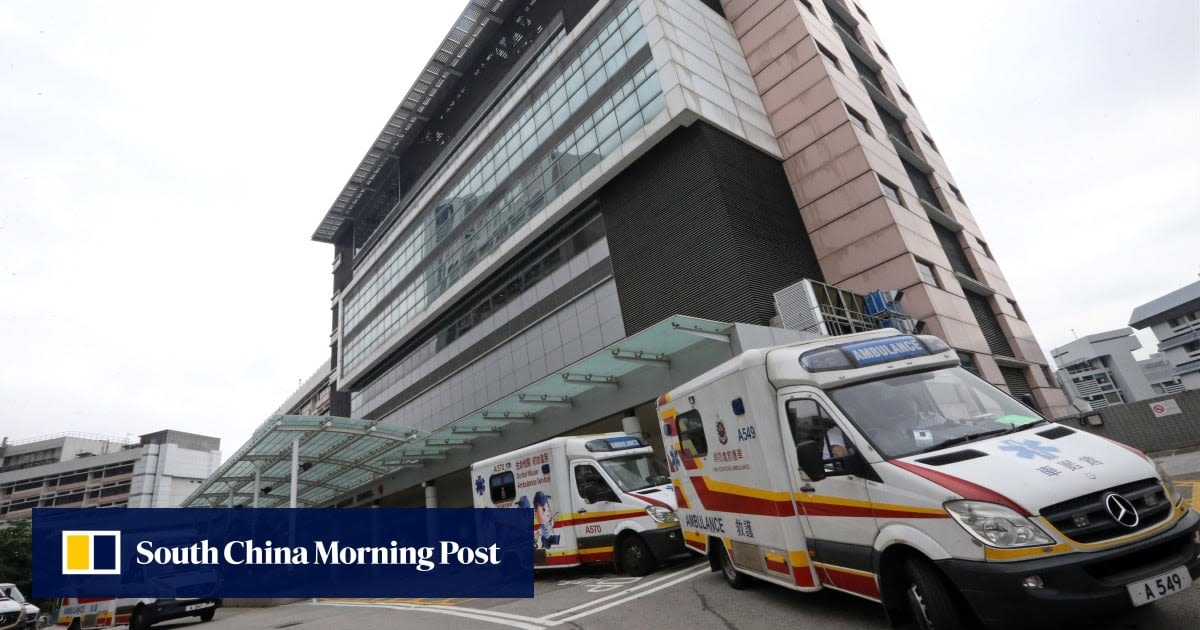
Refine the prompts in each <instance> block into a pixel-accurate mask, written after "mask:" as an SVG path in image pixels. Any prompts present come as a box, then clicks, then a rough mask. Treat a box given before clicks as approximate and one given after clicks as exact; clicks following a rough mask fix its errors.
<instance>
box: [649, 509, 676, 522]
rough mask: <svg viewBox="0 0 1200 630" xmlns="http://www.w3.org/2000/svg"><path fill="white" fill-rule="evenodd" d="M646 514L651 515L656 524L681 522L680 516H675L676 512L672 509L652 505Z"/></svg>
mask: <svg viewBox="0 0 1200 630" xmlns="http://www.w3.org/2000/svg"><path fill="white" fill-rule="evenodd" d="M646 513H647V514H649V515H650V518H652V519H654V522H655V523H678V522H679V516H678V515H677V514H675V510H671V509H668V508H665V507H659V506H657V505H651V506H649V507H647V508H646Z"/></svg>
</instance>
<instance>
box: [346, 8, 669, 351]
mask: <svg viewBox="0 0 1200 630" xmlns="http://www.w3.org/2000/svg"><path fill="white" fill-rule="evenodd" d="M617 17H618V18H621V19H617V20H615V21H613V22H612V23H611V24H609V26H608V27H606V28H609V29H611V30H612V33H611V34H610V36H608V37H607V39H603V40H600V39H596V40H593V41H592V43H591V46H595V47H597V50H596V51H594V53H595V54H593V55H592V56H591V57H588V58H587V59H580V58H576V59H574V60H573V61H570V62H568V63H567V64H566V65H567V66H568V70H571V69H574V72H573V74H569V75H568V74H560V75H558V77H557V78H553V77H547V79H546V80H545V81H548V82H550V83H551V84H552V85H557V82H558V81H562V82H564V85H563V88H562V91H560V92H556V93H551V92H543V97H545V98H546V99H548V100H547V103H548V104H549V105H548V106H554V107H555V108H556V110H557V111H556V113H555V114H554V116H553V117H551V118H550V120H548V121H542V122H543V123H544V124H543V125H542V127H541V128H542V129H546V130H547V131H546V132H544V133H545V134H546V137H545V138H543V137H542V136H541V134H542V133H543V132H540V131H539V132H538V134H539V135H538V136H537V137H536V138H533V137H531V138H529V139H528V141H527V142H525V143H523V144H522V143H521V142H520V138H523V137H525V136H524V135H520V136H519V137H517V138H515V139H513V140H512V146H515V147H524V148H522V149H521V151H532V150H534V149H535V148H537V146H538V143H539V142H541V141H544V140H547V139H548V138H549V137H550V136H551V135H553V136H554V137H556V138H561V140H560V141H559V142H558V143H557V146H554V147H547V146H541V147H540V148H538V151H539V156H540V157H539V158H536V159H534V158H532V156H530V158H531V159H525V158H526V157H527V156H526V155H525V153H521V154H519V155H513V156H510V157H497V158H495V159H496V162H497V163H499V164H501V165H504V166H500V167H498V166H495V165H488V166H487V168H488V169H489V171H494V169H496V168H503V169H505V170H504V172H503V175H504V177H503V179H504V181H503V182H492V183H493V184H494V185H503V187H504V188H495V189H493V190H489V191H488V194H487V196H488V197H489V198H494V197H495V196H497V195H502V197H501V198H500V199H498V200H494V201H492V202H490V203H488V204H487V206H488V207H487V208H485V209H479V202H480V201H482V199H480V198H476V197H471V198H460V202H458V203H456V204H452V205H451V206H446V205H445V204H440V205H437V206H435V212H434V213H433V214H432V215H431V217H430V218H431V219H432V225H434V226H435V227H437V228H438V229H440V230H441V231H442V238H443V239H445V238H447V237H448V236H449V235H450V234H451V232H452V231H453V232H454V233H458V234H461V235H462V236H461V238H455V239H453V241H452V242H447V243H446V244H445V246H444V247H442V248H441V249H442V250H444V251H442V252H441V255H440V256H436V257H435V254H436V253H437V252H436V251H434V246H435V245H438V243H436V242H429V243H425V244H424V246H423V247H421V248H420V250H421V251H419V252H418V251H416V248H415V247H414V248H413V251H412V252H411V254H406V256H404V257H400V258H394V259H393V260H392V261H391V262H390V263H389V264H388V265H385V266H384V268H383V269H382V271H381V272H378V273H376V274H375V276H374V279H373V280H371V281H368V282H366V283H364V285H363V289H362V291H363V294H362V295H357V296H351V297H350V299H349V301H348V304H349V306H348V309H349V313H350V314H349V315H347V318H346V324H347V326H348V329H349V330H348V340H347V342H346V347H345V354H344V360H345V361H346V362H350V363H353V362H354V361H355V360H357V359H359V358H361V357H362V356H364V355H365V354H367V353H369V352H371V351H373V350H374V349H375V348H377V347H378V346H379V345H380V344H381V343H382V342H383V340H384V339H385V338H386V337H387V335H388V334H390V333H391V332H392V331H393V330H395V329H396V328H398V327H400V326H402V325H404V324H406V323H408V322H409V321H411V320H412V318H413V317H415V316H416V315H417V314H418V313H419V312H420V310H421V309H423V307H424V306H425V305H426V304H427V303H428V302H429V301H432V300H433V299H435V298H436V297H437V296H438V295H440V294H441V293H442V292H444V291H445V289H446V288H447V287H448V286H450V285H451V284H452V283H453V282H454V281H456V280H457V279H458V278H460V277H462V276H463V275H464V274H465V273H466V272H467V270H468V269H470V268H471V267H472V266H473V265H474V263H475V262H476V261H477V260H478V259H480V258H482V256H484V255H486V254H487V253H490V251H492V250H494V249H495V248H497V247H498V246H499V244H500V243H501V242H503V241H504V240H505V239H507V238H508V236H510V235H511V234H512V232H514V231H515V230H516V229H518V228H519V227H520V226H521V225H523V224H524V223H526V222H527V221H528V219H530V218H531V217H532V216H533V215H534V214H535V213H536V212H537V211H540V210H541V209H542V208H544V207H545V206H546V205H548V204H549V203H551V202H552V201H553V200H554V199H555V198H557V197H558V196H559V195H561V193H562V192H563V191H564V190H565V189H566V188H568V187H569V186H570V185H571V184H573V183H574V182H575V181H578V179H579V178H580V177H581V176H582V174H583V172H585V171H586V170H590V169H591V168H592V167H593V166H595V165H596V164H598V163H599V162H600V160H601V159H602V158H603V157H604V156H605V155H607V154H608V153H611V151H612V150H613V149H615V148H616V147H617V146H619V145H620V143H621V142H623V141H624V140H626V139H628V138H629V137H631V136H632V134H633V133H634V132H635V131H636V130H637V129H640V128H641V127H642V126H644V125H645V123H646V122H647V121H648V120H649V119H650V118H652V117H653V116H654V115H656V114H657V113H658V112H659V111H661V110H662V108H663V100H662V91H661V88H660V86H659V83H658V81H657V76H656V75H655V73H654V71H653V66H652V64H651V63H646V64H644V65H642V66H641V67H640V68H638V69H637V70H633V71H629V70H621V68H622V67H624V66H625V65H627V61H628V60H629V58H630V57H631V56H632V55H633V54H634V53H636V52H638V51H640V50H642V49H644V48H645V46H646V43H645V36H644V34H643V32H642V29H641V23H640V20H639V19H638V18H637V17H636V12H635V11H634V9H633V8H632V5H627V6H626V7H625V9H624V10H622V11H621V13H620V15H619V16H617ZM601 35H602V36H603V33H602V34H601ZM610 42H611V43H610ZM614 46H615V48H614ZM584 50H585V52H586V51H590V48H588V47H585V48H584ZM605 55H608V56H607V57H606V56H605ZM614 60H615V61H614ZM610 65H615V66H616V68H610V67H609V66H610ZM626 74H628V75H631V76H629V77H628V78H627V79H625V80H623V81H621V77H622V76H625V75H626ZM610 79H611V80H613V81H620V82H619V83H617V85H616V86H613V85H612V84H611V81H610ZM568 90H574V91H568ZM546 94H551V96H546ZM594 94H596V95H599V96H598V99H599V100H597V98H591V96H592V95H594ZM579 95H583V96H582V97H581V96H579ZM541 98H542V97H539V99H538V100H541ZM579 98H582V99H583V100H584V101H586V102H588V103H594V106H593V109H592V112H591V114H590V115H581V114H580V110H579V106H582V105H583V102H579V103H575V100H576V99H579ZM583 111H586V110H583ZM559 112H561V114H559ZM568 114H569V115H570V118H571V119H572V120H578V121H579V122H578V123H577V124H576V125H575V126H574V128H571V129H565V128H560V127H559V125H562V124H563V123H565V122H567V116H568ZM513 132H514V133H518V134H524V133H525V132H524V131H520V130H519V128H513ZM501 149H502V147H500V146H497V147H493V150H501ZM489 155H490V154H489ZM514 164H516V165H521V166H523V167H524V171H523V172H518V173H515V174H514V173H513V172H511V171H509V170H507V169H509V168H510V167H511V166H512V165H514ZM518 170H519V169H518ZM494 172H497V173H499V171H494ZM514 179H515V180H516V181H513V180H514ZM455 190H458V189H455ZM472 194H474V193H472ZM467 218H469V219H470V220H471V222H470V224H468V225H461V224H463V223H464V219H467ZM403 241H404V242H405V243H410V241H415V239H412V238H406V239H403ZM410 244H413V243H410ZM418 255H419V256H420V260H418V259H417V257H418ZM421 261H429V264H428V267H427V269H426V270H425V272H424V273H423V274H422V276H420V277H418V278H408V277H407V275H406V274H407V271H408V270H409V269H411V268H412V267H414V266H415V265H417V264H418V263H419V262H421ZM396 265H399V267H397V266H396ZM381 273H382V274H383V275H382V276H381V275H380V274H381ZM403 280H407V281H408V283H407V286H406V288H405V289H404V290H403V293H401V294H400V295H396V296H394V295H393V293H395V292H396V291H397V290H398V287H399V286H400V285H401V282H402V281H403ZM380 300H386V302H387V306H386V307H385V309H384V311H383V312H381V313H380V314H379V315H378V316H374V317H373V319H372V320H371V321H370V323H368V324H365V325H363V326H362V327H361V328H362V330H354V326H355V325H356V324H358V323H360V322H361V320H362V319H363V318H365V317H366V316H367V315H369V314H372V310H371V309H373V308H374V306H375V305H376V304H377V303H378V302H379V301H380Z"/></svg>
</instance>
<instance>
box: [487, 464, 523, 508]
mask: <svg viewBox="0 0 1200 630" xmlns="http://www.w3.org/2000/svg"><path fill="white" fill-rule="evenodd" d="M488 485H489V486H490V487H491V488H492V503H504V502H505V501H512V500H513V497H515V496H516V494H517V479H516V477H514V476H513V473H512V471H511V470H506V471H504V472H502V473H496V474H495V475H492V476H491V478H490V479H489V480H488Z"/></svg>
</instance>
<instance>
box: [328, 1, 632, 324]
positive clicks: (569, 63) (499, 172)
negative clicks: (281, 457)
mask: <svg viewBox="0 0 1200 630" xmlns="http://www.w3.org/2000/svg"><path fill="white" fill-rule="evenodd" d="M639 40H640V43H639ZM644 45H645V38H644V35H642V29H641V21H640V19H638V18H637V17H636V9H635V7H634V5H633V4H626V5H625V7H624V9H623V10H621V11H620V12H619V13H618V14H615V15H610V16H608V22H607V23H602V26H601V30H600V32H599V33H598V34H596V35H595V36H594V37H593V38H592V39H591V40H590V41H588V42H587V43H586V44H579V45H577V46H576V48H575V49H574V50H572V51H568V52H567V53H565V54H564V56H563V59H562V60H561V61H560V62H559V65H560V66H561V69H560V70H558V71H557V72H551V73H547V75H546V76H544V77H543V78H542V80H541V81H540V82H539V83H538V85H536V86H535V87H534V88H533V89H531V90H530V91H529V96H527V97H526V100H527V101H528V103H527V105H526V106H525V107H523V108H521V109H517V110H515V111H513V112H512V113H510V114H509V116H508V118H507V119H506V120H505V122H504V123H502V124H501V125H499V126H498V127H497V129H496V131H495V132H494V133H493V134H492V135H491V137H489V138H488V141H487V142H486V143H485V144H484V147H485V148H484V149H483V150H481V152H480V153H479V155H477V156H476V157H475V158H474V159H473V160H472V161H471V162H469V163H468V164H467V165H466V166H465V167H463V168H461V169H460V170H459V171H458V172H457V173H456V174H455V176H454V177H453V178H452V181H454V182H455V184H453V185H452V187H450V188H448V189H447V190H444V191H442V192H441V194H440V195H439V196H438V197H437V198H435V199H434V200H432V201H431V202H430V203H428V204H427V206H426V209H425V210H422V215H423V216H422V217H421V219H420V220H418V221H416V222H414V224H413V227H411V228H410V230H411V232H410V233H408V234H405V235H404V236H403V237H402V238H400V239H398V240H397V242H396V243H395V244H393V245H392V246H391V247H390V248H389V249H388V251H387V252H386V253H385V254H384V258H385V260H386V262H384V261H381V262H380V263H379V264H377V265H376V267H375V269H374V270H372V271H371V272H370V273H371V274H372V276H373V279H372V280H371V281H369V282H366V283H363V284H361V285H360V287H359V288H358V289H356V290H355V291H354V293H353V294H352V295H351V296H349V299H348V300H347V306H346V313H345V317H344V321H345V324H346V326H347V328H353V327H354V326H355V325H356V324H357V323H358V322H359V321H360V319H361V318H362V317H363V316H364V315H365V313H366V312H368V311H370V310H371V309H372V308H373V307H374V306H375V305H376V304H378V303H379V301H380V300H381V299H382V298H383V297H384V295H385V294H387V293H388V292H389V291H390V290H391V289H392V288H394V286H395V285H396V284H397V283H399V282H400V281H402V280H404V279H405V278H406V277H407V275H408V273H409V272H410V271H412V270H413V269H414V268H415V266H416V265H418V264H419V263H420V262H421V261H422V260H424V259H425V258H426V257H427V256H428V255H429V254H430V249H431V248H432V247H433V246H435V245H437V244H438V242H439V241H438V238H439V237H440V238H445V237H446V236H447V235H448V233H449V231H450V230H451V229H452V228H453V227H455V226H456V225H457V224H458V223H460V222H462V220H463V219H464V218H465V217H466V215H467V214H469V213H470V212H471V211H472V210H474V209H475V206H476V205H477V204H478V203H480V202H481V201H483V200H484V199H485V198H487V197H489V196H490V195H491V194H492V193H493V192H494V191H495V190H496V188H497V186H499V185H500V184H501V183H502V182H503V181H504V180H506V179H507V178H508V177H509V175H511V174H512V173H513V172H514V170H517V169H519V168H522V167H525V166H526V163H527V162H530V161H532V162H533V163H537V162H538V161H540V160H541V159H543V158H544V152H543V153H540V154H538V155H536V156H535V155H534V152H535V151H536V150H537V149H539V148H540V147H541V145H542V144H544V143H545V142H546V140H547V139H549V137H550V135H551V134H552V133H553V132H554V131H555V130H556V129H557V128H558V127H560V126H561V125H562V124H563V123H564V122H565V121H566V119H567V117H568V116H569V115H570V114H571V113H572V112H574V111H578V109H579V108H580V107H582V105H583V103H584V101H586V100H588V99H589V98H590V97H592V96H594V95H595V94H597V93H598V92H599V91H600V89H601V88H602V87H603V86H604V83H605V82H606V81H607V80H608V77H609V76H612V75H613V74H615V73H616V72H617V71H618V70H619V69H620V68H621V67H622V66H623V65H624V63H625V61H626V60H627V59H628V58H629V56H630V55H631V53H632V52H634V51H636V50H637V49H639V48H641V47H642V46H644Z"/></svg>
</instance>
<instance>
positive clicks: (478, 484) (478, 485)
mask: <svg viewBox="0 0 1200 630" xmlns="http://www.w3.org/2000/svg"><path fill="white" fill-rule="evenodd" d="M486 489H487V485H486V484H484V483H483V475H476V476H475V494H483V491H484V490H486Z"/></svg>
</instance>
